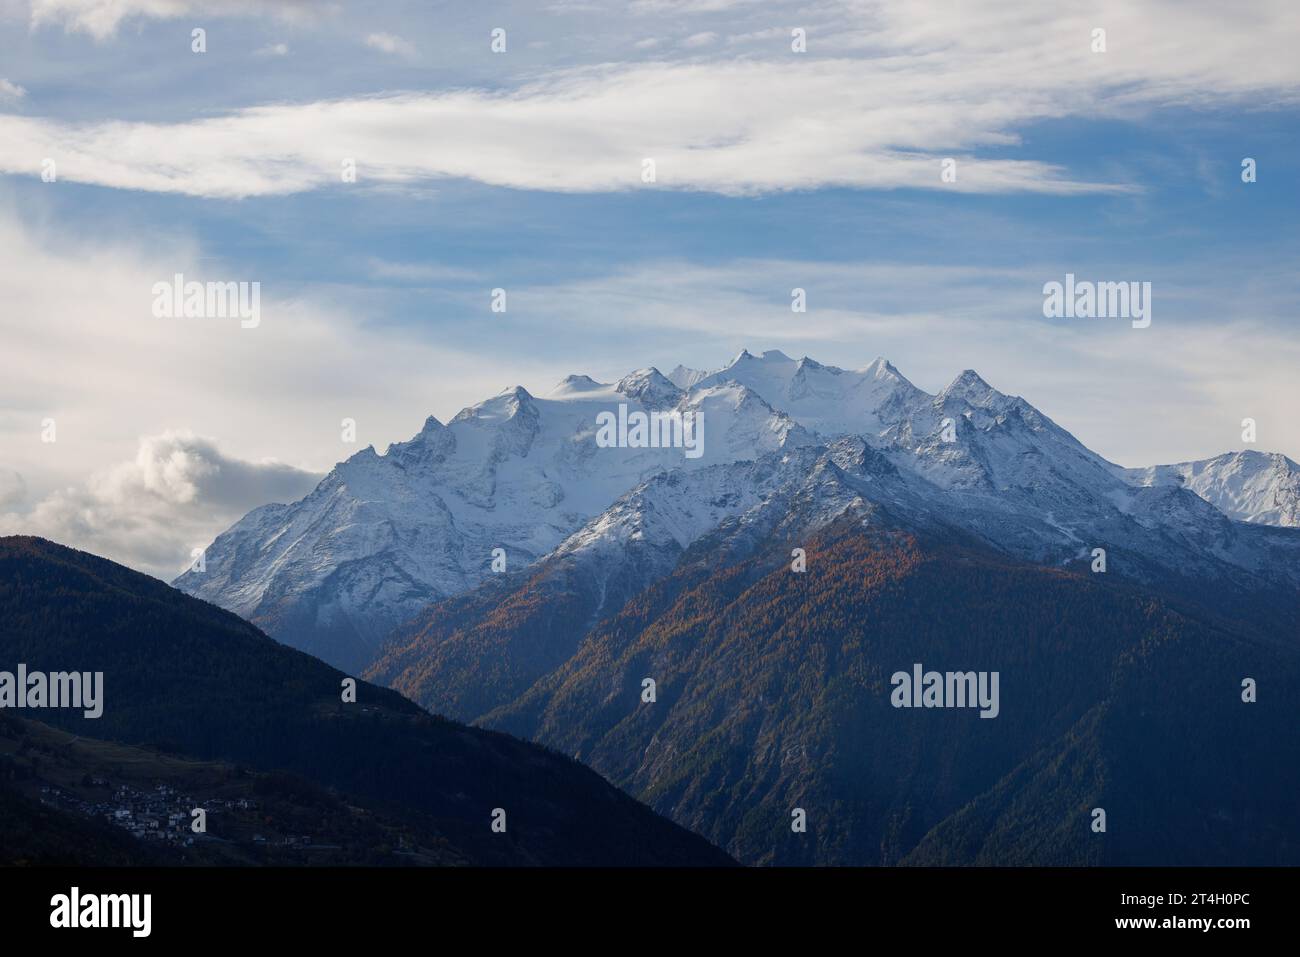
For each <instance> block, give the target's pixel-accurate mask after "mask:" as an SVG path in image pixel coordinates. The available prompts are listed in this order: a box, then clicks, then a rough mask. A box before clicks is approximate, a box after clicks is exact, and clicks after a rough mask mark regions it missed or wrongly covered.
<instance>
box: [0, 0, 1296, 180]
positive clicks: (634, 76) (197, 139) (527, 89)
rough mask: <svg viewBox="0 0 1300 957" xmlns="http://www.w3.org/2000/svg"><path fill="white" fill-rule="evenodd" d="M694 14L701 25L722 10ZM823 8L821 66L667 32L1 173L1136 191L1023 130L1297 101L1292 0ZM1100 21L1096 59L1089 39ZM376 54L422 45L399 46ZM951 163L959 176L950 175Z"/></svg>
mask: <svg viewBox="0 0 1300 957" xmlns="http://www.w3.org/2000/svg"><path fill="white" fill-rule="evenodd" d="M50 2H51V3H55V0H50ZM159 2H160V3H165V4H171V3H176V4H182V3H183V0H159ZM58 3H71V0H58ZM127 6H128V7H129V8H132V9H134V7H132V6H131V5H130V4H128V5H127ZM696 6H698V5H694V6H690V9H691V10H692V11H693V12H694V13H695V14H697V15H698V16H700V17H704V18H705V20H707V18H708V17H709V16H710V14H709V10H708V9H707V7H708V4H705V5H704V6H703V7H699V9H696ZM1047 6H1048V5H1044V7H1045V8H1046V7H1047ZM56 9H59V10H63V9H65V8H64V7H60V6H57V3H56V5H55V6H54V7H50V8H49V10H47V11H46V13H45V14H42V15H53V13H52V11H53V10H56ZM66 9H71V8H66ZM76 9H79V10H80V9H81V7H80V6H77V7H76ZM88 9H89V8H88ZM94 9H95V10H98V9H99V7H98V6H95V7H94ZM114 9H117V8H116V7H114ZM160 9H161V8H160ZM166 9H167V10H171V9H173V8H172V7H171V6H167V8H166ZM83 12H86V11H83ZM816 12H817V14H818V16H819V17H820V19H817V20H813V21H812V22H810V23H809V24H808V26H807V28H806V30H807V37H808V50H809V52H808V53H807V54H799V53H795V52H792V51H791V50H790V49H789V43H788V32H789V28H787V27H781V28H771V27H767V28H764V29H763V30H758V31H747V32H746V33H744V34H742V36H749V37H751V38H750V39H749V40H747V41H746V44H745V45H744V49H745V50H746V54H745V55H740V56H736V55H733V56H730V57H729V58H719V57H718V56H716V55H715V56H712V57H710V56H707V55H706V56H704V57H703V58H701V53H703V52H704V51H705V50H712V49H714V48H715V46H718V44H715V43H714V40H715V38H717V39H724V38H725V37H724V35H723V34H721V33H719V32H718V31H717V30H716V29H708V30H694V31H691V32H683V33H682V35H681V36H679V37H678V39H677V41H675V42H676V44H677V46H676V47H675V49H676V50H677V51H678V53H679V54H680V56H681V57H682V58H681V59H665V60H662V61H658V62H631V63H603V64H599V65H590V66H581V67H567V68H564V69H556V70H553V71H551V72H549V73H545V74H543V75H540V76H532V77H531V78H526V79H516V80H515V81H514V82H505V83H503V85H502V86H500V87H499V88H492V89H486V88H457V89H453V90H446V91H414V92H401V93H392V94H384V95H374V96H357V97H344V98H338V99H330V100H322V101H317V102H298V103H271V104H265V105H260V106H254V107H246V108H239V109H232V110H229V111H228V112H226V113H224V114H219V115H215V116H213V115H205V116H203V117H201V118H196V119H193V120H189V121H179V122H170V123H158V122H117V121H103V122H90V123H69V122H66V121H59V120H56V119H53V118H47V117H37V116H14V115H0V170H2V171H4V172H8V173H16V174H17V173H27V174H31V173H32V172H33V171H34V170H38V169H39V165H40V162H41V160H42V159H43V158H45V157H50V158H54V159H56V161H57V162H58V163H59V169H60V175H61V176H62V177H63V178H64V179H68V180H73V181H76V182H84V183H92V184H96V185H101V186H109V187H115V188H121V189H133V190H150V191H158V192H173V193H183V194H188V195H194V196H205V197H230V198H242V197H252V196H265V195H280V194H286V193H294V192H301V191H305V190H312V189H318V188H323V187H326V186H329V185H331V184H338V183H339V182H340V171H339V170H340V164H341V162H342V160H343V159H345V158H352V159H355V160H356V162H357V165H358V170H359V182H361V183H367V182H368V183H372V184H383V185H393V184H399V185H412V184H419V183H422V182H426V181H433V180H439V179H444V178H456V179H467V180H474V181H478V182H482V183H487V184H490V185H494V186H504V187H510V188H516V189H530V190H549V191H566V192H611V191H620V190H632V189H641V188H643V187H644V186H645V185H646V184H644V183H643V182H642V179H641V176H642V169H643V167H642V162H643V160H644V159H647V158H649V159H653V160H654V161H655V164H656V181H655V183H654V188H659V189H682V190H705V191H710V192H717V193H723V194H731V195H738V194H753V193H762V192H770V191H779V190H795V189H814V188H820V187H850V188H858V189H898V188H923V189H934V190H938V189H947V190H957V191H968V192H983V193H1000V192H1015V191H1024V192H1047V193H1057V194H1070V193H1084V192H1096V191H1115V190H1123V189H1127V188H1131V187H1132V186H1133V185H1134V184H1132V183H1126V182H1122V181H1120V182H1115V181H1106V182H1098V181H1093V180H1087V179H1080V178H1079V177H1077V176H1074V175H1072V174H1071V172H1070V170H1069V169H1068V168H1064V167H1062V165H1061V164H1060V163H1059V162H1056V163H1053V162H1047V161H1044V160H1042V159H1039V158H1035V157H1033V156H1032V155H1030V154H1019V151H1018V147H1019V145H1020V135H1021V130H1022V129H1023V128H1025V127H1026V126H1028V125H1030V124H1033V123H1036V122H1040V121H1044V120H1052V119H1066V118H1082V119H1094V118H1098V117H1124V118H1134V117H1138V116H1141V115H1143V114H1145V113H1148V112H1151V111H1154V110H1159V109H1161V108H1162V107H1167V106H1171V105H1178V106H1187V105H1192V106H1196V107H1202V106H1209V105H1221V106H1222V105H1231V106H1233V107H1234V108H1241V107H1243V106H1244V107H1247V108H1249V107H1267V106H1277V105H1280V104H1293V103H1295V102H1296V100H1297V97H1298V96H1300V66H1298V65H1297V61H1296V58H1295V57H1294V56H1292V55H1291V54H1292V52H1293V51H1294V48H1295V47H1296V46H1297V45H1300V17H1297V16H1296V15H1295V13H1294V11H1293V10H1292V9H1291V8H1290V6H1289V5H1288V4H1283V3H1272V2H1261V3H1259V4H1256V5H1254V6H1252V7H1251V16H1249V17H1238V18H1225V17H1223V16H1221V14H1220V13H1219V12H1218V11H1217V10H1215V9H1210V8H1209V7H1201V6H1190V7H1189V6H1187V5H1184V4H1170V3H1165V2H1152V3H1147V4H1136V5H1135V4H1117V3H1116V4H1101V5H1099V6H1097V7H1094V8H1090V9H1089V10H1087V11H1076V10H1072V9H1067V10H1065V11H1064V12H1063V11H1061V10H1059V9H1055V8H1052V9H1050V10H1049V9H1042V10H1040V9H1037V8H1035V7H1029V8H1021V9H1019V10H1018V12H1017V14H1016V15H1015V16H1011V15H1010V14H1008V13H1007V12H1006V10H1005V9H1004V8H1002V7H1000V6H998V5H997V4H992V3H981V2H973V3H964V4H942V3H933V4H927V3H915V4H912V3H909V4H902V3H898V2H894V0H884V2H881V0H873V2H867V0H860V2H854V0H845V2H843V3H838V4H831V5H829V6H828V7H821V8H817V11H816ZM86 15H87V16H89V13H88V12H86ZM105 16H107V14H105ZM774 16H775V15H774ZM791 16H792V15H791ZM78 22H79V21H78ZM700 25H705V24H704V23H703V22H701V24H700ZM708 25H709V26H710V27H714V23H713V21H711V20H708ZM1097 28H1102V29H1105V30H1106V31H1107V37H1108V43H1107V49H1106V52H1104V53H1097V52H1094V51H1093V49H1092V46H1091V38H1092V31H1093V30H1094V29H1097ZM773 30H776V34H780V33H784V34H785V37H784V38H783V37H782V36H779V35H776V34H774V33H773V32H772V31H773ZM751 34H752V36H751ZM706 40H707V41H708V43H707V45H706V43H705V41H706ZM368 42H370V44H371V45H372V46H373V47H375V48H376V49H379V50H381V51H384V52H390V53H402V52H403V51H409V50H411V49H413V43H412V41H410V40H407V39H406V38H403V37H397V36H395V35H392V34H384V33H372V34H370V35H369V41H368ZM753 43H758V44H760V46H762V47H763V48H764V49H765V51H766V52H763V53H762V54H761V55H759V54H756V53H754V52H753V50H752V49H751V44H753ZM733 52H734V51H733ZM1243 62H1249V63H1250V64H1251V68H1250V69H1248V70H1243V69H1242V67H1241V65H1242V63H1243ZM947 158H952V159H955V160H956V162H957V176H956V180H955V181H954V182H944V181H943V180H942V179H941V175H940V164H941V162H942V160H943V159H947Z"/></svg>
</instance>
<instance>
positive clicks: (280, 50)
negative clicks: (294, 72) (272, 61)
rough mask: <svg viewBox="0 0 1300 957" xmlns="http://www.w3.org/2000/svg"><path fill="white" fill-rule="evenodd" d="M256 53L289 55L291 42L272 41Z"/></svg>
mask: <svg viewBox="0 0 1300 957" xmlns="http://www.w3.org/2000/svg"><path fill="white" fill-rule="evenodd" d="M254 55H255V56H288V55H289V44H287V43H271V44H268V45H267V46H264V47H262V48H261V49H259V50H257V51H256V52H255V54H254Z"/></svg>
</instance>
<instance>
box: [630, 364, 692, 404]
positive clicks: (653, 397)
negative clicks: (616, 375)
mask: <svg viewBox="0 0 1300 957" xmlns="http://www.w3.org/2000/svg"><path fill="white" fill-rule="evenodd" d="M615 391H617V392H620V393H622V394H623V395H625V396H627V397H628V398H629V399H636V400H637V401H638V402H641V403H642V404H643V405H645V406H646V407H647V408H652V409H667V408H670V407H672V406H674V405H676V404H677V403H678V402H679V401H681V398H682V390H681V389H679V388H677V386H675V385H673V383H672V382H671V381H670V380H669V379H668V377H667V376H665V375H664V374H663V373H662V372H660V371H659V370H658V369H653V368H652V369H638V370H637V371H636V372H633V373H631V374H630V375H626V376H624V377H623V378H622V379H620V380H619V382H618V385H617V386H615Z"/></svg>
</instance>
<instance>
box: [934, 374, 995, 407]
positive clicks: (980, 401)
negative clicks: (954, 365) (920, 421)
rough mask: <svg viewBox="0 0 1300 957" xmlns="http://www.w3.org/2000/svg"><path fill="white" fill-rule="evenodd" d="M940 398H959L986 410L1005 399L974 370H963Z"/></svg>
mask: <svg viewBox="0 0 1300 957" xmlns="http://www.w3.org/2000/svg"><path fill="white" fill-rule="evenodd" d="M939 395H940V397H941V398H944V399H948V398H960V399H964V400H966V401H967V402H969V403H970V404H971V405H974V406H980V407H982V408H987V407H989V406H991V405H994V404H995V403H997V401H998V400H999V399H1005V398H1006V396H1004V395H1003V394H1002V393H1001V392H999V391H998V390H997V389H995V388H993V386H991V385H989V384H988V383H987V382H985V381H984V380H983V379H982V378H980V375H979V373H978V372H976V371H975V370H974V369H964V370H962V373H961V374H960V375H959V376H957V378H955V379H953V380H952V382H950V383H949V384H948V387H947V388H945V389H944V390H943V391H942V392H941V393H939Z"/></svg>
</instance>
